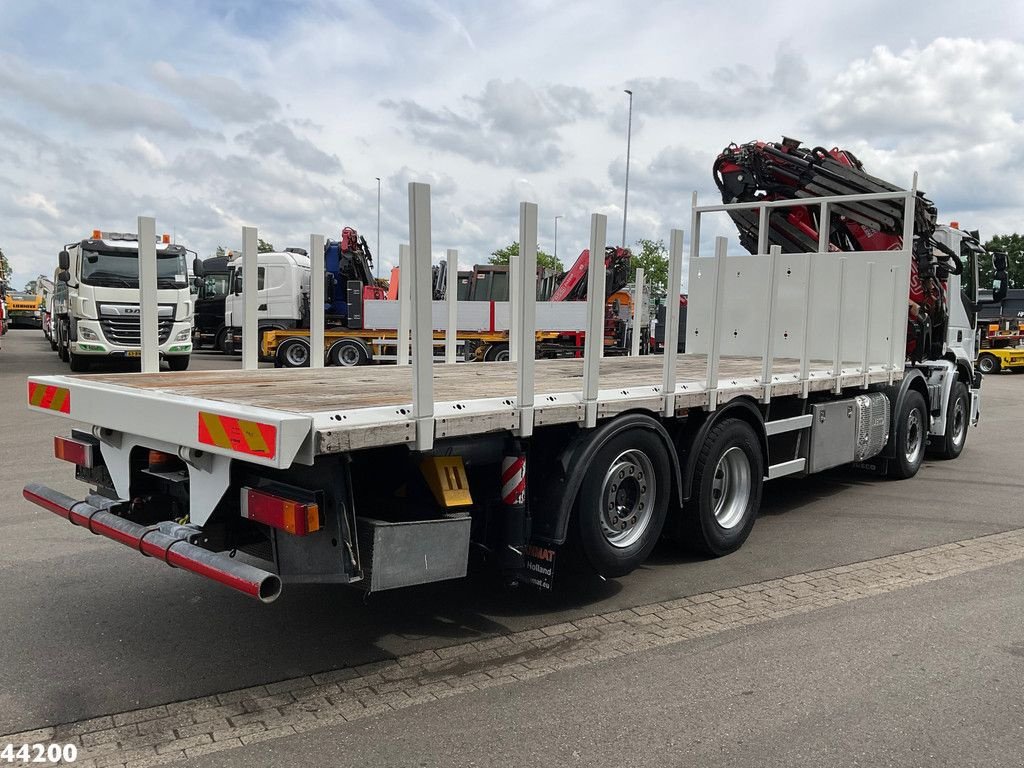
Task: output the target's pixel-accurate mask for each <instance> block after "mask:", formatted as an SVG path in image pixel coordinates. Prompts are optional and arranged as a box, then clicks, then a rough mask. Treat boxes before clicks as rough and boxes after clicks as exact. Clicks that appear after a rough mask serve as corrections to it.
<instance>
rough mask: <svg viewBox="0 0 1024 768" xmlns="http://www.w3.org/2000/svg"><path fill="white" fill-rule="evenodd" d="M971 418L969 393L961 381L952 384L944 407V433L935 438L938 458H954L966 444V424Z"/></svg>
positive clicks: (961, 451)
mask: <svg viewBox="0 0 1024 768" xmlns="http://www.w3.org/2000/svg"><path fill="white" fill-rule="evenodd" d="M970 419H971V393H970V392H969V391H968V389H967V385H966V384H964V383H963V382H962V381H958V382H956V383H955V384H953V389H952V390H951V391H950V393H949V406H948V407H947V409H946V434H945V435H943V436H942V437H941V438H937V440H939V441H941V442H939V443H938V445H937V446H935V449H936V450H935V455H936V456H938V457H939V458H940V459H955V458H956V457H957V456H959V455H960V454H961V453H963V450H964V445H966V444H967V426H968V423H969V422H970Z"/></svg>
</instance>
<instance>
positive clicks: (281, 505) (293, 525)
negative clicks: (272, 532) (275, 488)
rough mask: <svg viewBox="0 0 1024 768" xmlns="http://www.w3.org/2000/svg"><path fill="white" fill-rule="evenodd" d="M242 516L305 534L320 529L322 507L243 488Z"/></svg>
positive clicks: (300, 534) (297, 534)
mask: <svg viewBox="0 0 1024 768" xmlns="http://www.w3.org/2000/svg"><path fill="white" fill-rule="evenodd" d="M242 517H245V518H248V519H249V520H252V521H254V522H257V523H263V524H264V525H269V526H271V527H273V528H279V529H281V530H282V531H286V532H288V533H292V534H294V535H296V536H305V535H306V534H307V533H313V532H314V531H319V530H320V508H319V507H318V506H317V505H316V504H306V503H303V502H301V501H293V500H292V499H286V498H283V497H281V496H276V495H274V494H272V493H266V492H265V491H257V490H254V489H252V488H243V489H242Z"/></svg>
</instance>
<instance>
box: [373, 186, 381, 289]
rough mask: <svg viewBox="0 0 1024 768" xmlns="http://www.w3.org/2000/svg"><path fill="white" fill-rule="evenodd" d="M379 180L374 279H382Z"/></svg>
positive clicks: (378, 188)
mask: <svg viewBox="0 0 1024 768" xmlns="http://www.w3.org/2000/svg"><path fill="white" fill-rule="evenodd" d="M376 179H377V253H376V254H375V255H376V257H377V258H375V259H374V260H373V277H374V279H377V278H379V277H380V176H377V177H376Z"/></svg>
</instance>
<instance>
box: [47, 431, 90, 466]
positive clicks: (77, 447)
mask: <svg viewBox="0 0 1024 768" xmlns="http://www.w3.org/2000/svg"><path fill="white" fill-rule="evenodd" d="M92 449H93V446H92V445H90V444H89V443H84V442H82V441H80V440H74V439H72V438H70V437H60V436H59V435H55V436H54V438H53V455H54V456H56V457H57V458H58V459H63V460H64V461H70V462H71V463H72V464H77V465H78V466H80V467H85V468H86V469H92V468H93V457H92Z"/></svg>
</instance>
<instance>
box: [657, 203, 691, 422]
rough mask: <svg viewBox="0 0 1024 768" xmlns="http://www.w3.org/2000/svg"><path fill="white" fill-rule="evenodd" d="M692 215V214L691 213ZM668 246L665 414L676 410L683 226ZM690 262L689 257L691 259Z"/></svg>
mask: <svg viewBox="0 0 1024 768" xmlns="http://www.w3.org/2000/svg"><path fill="white" fill-rule="evenodd" d="M694 215H696V214H694ZM670 235H671V236H670V238H669V248H668V291H667V292H666V295H665V333H664V337H665V348H664V349H663V350H662V353H663V355H664V360H663V361H662V363H663V364H664V370H663V371H662V374H661V392H662V395H664V397H665V408H664V411H663V413H664V414H665V415H666V416H674V415H675V413H676V356H677V354H678V350H679V296H680V283H681V281H682V275H683V230H681V229H673V230H672V231H671V233H670ZM690 263H691V264H692V263H693V261H692V260H691V262H690Z"/></svg>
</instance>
